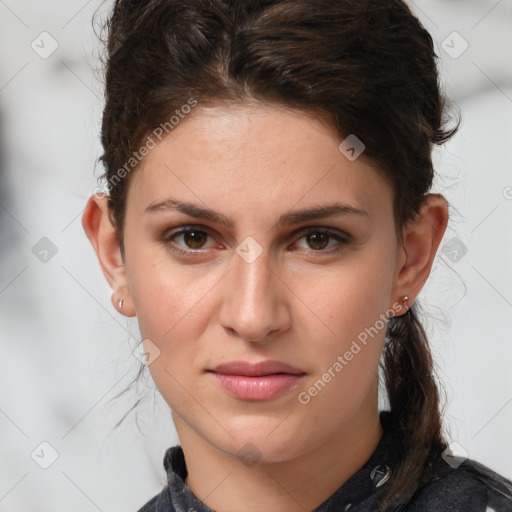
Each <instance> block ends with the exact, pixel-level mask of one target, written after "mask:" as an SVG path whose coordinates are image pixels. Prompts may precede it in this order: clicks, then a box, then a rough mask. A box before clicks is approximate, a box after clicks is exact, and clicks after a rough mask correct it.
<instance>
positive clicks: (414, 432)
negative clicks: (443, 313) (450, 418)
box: [379, 302, 447, 512]
mask: <svg viewBox="0 0 512 512" xmlns="http://www.w3.org/2000/svg"><path fill="white" fill-rule="evenodd" d="M416 311H417V302H416V303H415V304H413V306H412V307H411V308H410V309H409V310H408V311H407V313H405V314H404V315H402V316H398V317H391V318H390V319H389V324H388V335H387V338H386V342H385V345H384V351H383V371H384V381H385V384H386V390H387V395H388V401H389V406H390V408H391V411H393V413H394V414H395V415H396V416H397V418H398V424H399V425H400V428H401V430H402V433H403V435H404V438H405V443H406V445H407V448H408V449H407V451H406V455H405V456H404V458H403V459H402V461H401V462H400V465H399V466H398V467H397V468H396V469H394V470H393V473H392V476H391V478H390V481H389V484H388V486H387V489H386V490H385V491H384V494H383V496H382V499H381V502H380V505H379V512H382V511H384V512H388V511H389V512H391V511H392V510H393V507H396V506H397V505H400V504H402V503H404V502H407V501H408V500H409V499H410V497H411V496H412V495H413V494H414V492H415V491H416V489H417V488H418V487H419V486H420V485H421V484H422V483H423V482H424V481H425V480H427V479H428V478H429V477H430V476H431V466H432V465H433V462H434V460H435V459H436V458H438V457H439V456H440V454H441V453H442V452H443V450H444V449H445V448H446V446H447V444H446V442H445V440H444V438H443V435H442V420H441V414H440V410H439V407H440V401H439V390H438V387H437V384H436V382H435V380H434V365H433V360H432V354H431V351H430V346H429V343H428V340H427V335H426V333H425V330H424V328H423V326H422V324H421V322H420V321H419V319H418V317H417V314H416ZM381 365H382V363H381Z"/></svg>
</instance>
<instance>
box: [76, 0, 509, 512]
mask: <svg viewBox="0 0 512 512" xmlns="http://www.w3.org/2000/svg"><path fill="white" fill-rule="evenodd" d="M107 29H108V45H107V48H108V55H107V67H106V105H105V110H104V116H103V125H102V143H103V147H104V154H103V156H102V161H103V163H104V165H105V169H106V173H105V176H104V178H105V179H106V181H107V186H108V195H101V194H97V195H95V196H93V197H92V198H91V199H90V200H89V202H88V204H87V208H86V210H85V212H84V215H83V226H84V229H85V231H86V233H87V236H88V237H89V239H90V240H91V243H92V244H93V246H94V249H95V250H96V253H97V255H98V259H99V262H100V265H101V267H102V270H103V272H104V274H105V276H106V278H107V280H108V282H109V284H110V286H111V287H112V289H113V290H114V293H113V296H112V300H113V305H114V307H116V308H117V309H118V310H119V311H120V312H121V313H123V314H124V315H126V316H135V315H136V316H137V319H138V323H139V328H140V333H141V339H143V340H144V341H143V351H144V353H145V358H146V362H147V365H148V366H149V370H150V372H151V375H152V377H153V379H154V381H155V384H156V386H157V388H158V389H159V391H160V393H161V394H162V396H163V397H164V399H165V400H166V401H167V403H168V404H169V406H170V408H171V410H172V415H173V420H174V423H175V426H176V430H177V433H178V436H179V439H180V445H178V446H174V447H171V448H170V449H169V450H168V451H167V452H166V454H165V458H164V467H165V469H166V471H167V477H168V485H167V487H166V488H165V489H164V490H163V491H162V492H161V493H160V494H159V495H157V496H155V497H154V498H153V499H151V500H150V501H149V502H148V503H146V505H144V506H143V507H142V508H141V509H140V512H148V511H159V512H164V511H165V512H168V511H175V510H176V511H180V512H185V511H189V512H191V511H194V510H195V511H209V510H216V511H218V512H232V511H239V510H254V511H260V510H265V511H271V512H277V511H285V510H286V511H304V510H316V511H328V510H329V511H330V510H336V511H337V510H349V509H350V510H354V511H355V510H357V511H370V510H400V511H403V510H418V511H436V512H438V511H458V510H460V511H464V512H467V511H481V512H483V511H485V510H500V511H502V510H503V511H505V510H512V482H510V481H508V480H506V479H505V478H504V477H502V476H500V475H498V474H496V473H494V472H492V471H491V470H490V469H488V468H486V467H484V466H482V465H481V464H478V463H477V462H475V461H472V460H470V459H466V460H461V459H459V458H454V457H453V455H452V454H451V451H450V449H449V447H448V445H447V442H446V441H445V439H444V437H443V434H442V418H441V415H440V405H439V392H438V388H437V385H436V382H435V380H434V372H433V362H432V359H431V354H430V350H429V345H428V341H427V340H426V336H425V333H424V330H423V328H422V326H421V324H420V322H419V321H418V317H417V311H416V309H417V303H416V297H417V295H418V294H419V292H420V290H421V289H422V287H423V286H424V284H425V282H426V280H427V278H428V276H429V273H430V270H431V267H432V262H433V260H434V257H435V254H436V251H437V248H438V247H439V244H440V241H441V239H442V237H443V234H444V232H445V229H446V226H447V222H448V205H447V202H446V200H445V199H444V198H443V197H442V196H441V195H439V194H432V193H429V192H430V189H431V185H432V180H433V174H434V173H433V166H432V160H431V151H432V148H433V145H434V144H442V143H443V142H445V141H446V140H448V139H449V138H450V136H451V135H452V134H453V133H455V131H456V128H457V127H456V126H455V127H452V128H449V127H447V126H446V119H445V115H444V100H443V97H442V95H441V93H440V90H439V85H438V74H437V69H436V62H435V58H436V55H435V53H434V49H433V43H432V39H431V37H430V35H429V34H428V33H427V32H426V30H425V29H424V28H423V27H422V26H421V24H420V23H419V21H418V20H417V19H416V18H415V17H414V16H413V15H412V14H411V12H410V10H409V9H408V7H407V6H406V5H405V4H404V3H403V2H402V1H401V0H386V1H383V0H369V1H366V2H353V1H349V0H336V1H334V2H333V1H332V0H329V1H327V0H304V1H300V2H298V1H296V0H269V1H264V0H259V1H257V0H253V1H249V0H248V1H244V2H240V1H239V2H235V1H230V0H209V1H208V2H206V1H201V0H195V1H190V2H186V3H185V2H178V1H171V0H169V1H162V0H154V1H151V2H136V1H129V0H121V1H118V2H117V3H116V6H115V8H114V11H113V13H112V16H111V18H110V19H109V22H108V24H107ZM380 366H381V367H382V369H383V380H384V384H385V391H386V392H387V398H388V402H389V411H381V412H379V408H378V396H379V367H380ZM381 391H384V389H381Z"/></svg>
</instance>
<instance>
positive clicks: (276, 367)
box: [210, 360, 305, 377]
mask: <svg viewBox="0 0 512 512" xmlns="http://www.w3.org/2000/svg"><path fill="white" fill-rule="evenodd" d="M210 371H213V372H215V373H222V374H224V375H245V376H247V377H259V376H262V375H273V374H276V373H289V374H294V375H302V374H304V373H305V372H303V371H302V370H300V369H299V368H296V367H294V366H291V365H289V364H286V363H283V362H281V361H274V360H267V361H261V362H259V363H255V364H251V363H248V362H246V361H231V362H229V363H223V364H219V365H218V366H216V367H215V368H213V369H211V370H210Z"/></svg>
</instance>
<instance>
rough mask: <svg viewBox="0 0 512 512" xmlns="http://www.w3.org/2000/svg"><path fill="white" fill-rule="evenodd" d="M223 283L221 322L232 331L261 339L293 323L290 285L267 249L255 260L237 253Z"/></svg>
mask: <svg viewBox="0 0 512 512" xmlns="http://www.w3.org/2000/svg"><path fill="white" fill-rule="evenodd" d="M223 284H224V290H223V292H224V293H223V302H222V305H221V308H220V313H219V322H220V324H221V325H222V326H223V327H224V329H226V330H227V331H228V333H229V334H230V335H232V336H237V337H239V338H242V339H244V340H246V341H250V342H260V343H261V342H265V341H268V340H269V338H270V337H271V336H274V337H275V335H276V334H278V333H282V332H284V331H286V330H287V329H288V328H289V327H290V325H291V314H290V309H289V298H288V288H287V287H286V286H285V284H284V283H283V282H282V281H281V280H280V278H279V276H278V275H277V274H276V273H275V272H274V271H273V270H272V268H271V267H270V265H269V259H268V257H267V255H266V253H265V252H263V253H262V254H261V255H260V256H259V257H258V258H257V259H256V260H255V261H252V262H251V263H248V262H247V261H245V260H244V259H243V258H242V257H240V256H239V255H238V254H235V255H234V257H233V264H232V268H231V270H230V271H229V272H228V274H227V275H226V278H225V279H224V280H223Z"/></svg>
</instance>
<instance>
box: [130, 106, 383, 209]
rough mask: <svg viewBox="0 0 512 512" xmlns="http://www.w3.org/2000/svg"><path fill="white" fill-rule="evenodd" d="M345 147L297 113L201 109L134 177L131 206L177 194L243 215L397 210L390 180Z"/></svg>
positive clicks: (316, 122) (140, 206) (318, 123)
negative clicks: (342, 207)
mask: <svg viewBox="0 0 512 512" xmlns="http://www.w3.org/2000/svg"><path fill="white" fill-rule="evenodd" d="M341 141H342V139H341V138H340V137H339V135H338V134H337V133H335V131H334V130H333V129H332V128H331V127H329V126H328V125H327V124H326V123H325V122H324V121H322V120H321V119H319V118H316V117H314V116H313V115H311V114H306V113H304V112H300V111H296V110H291V109H286V108H277V107H274V106H271V105H252V106H248V105H247V106H236V107H227V106H221V105H212V106H208V107H201V106H198V107H196V109H195V110H194V112H193V113H192V114H190V115H189V116H188V117H185V118H184V119H182V120H181V121H180V123H179V124H178V125H177V126H176V127H174V129H173V130H172V131H171V132H170V133H169V134H168V135H166V136H165V137H164V138H163V139H162V141H160V142H158V143H157V144H156V147H155V148H154V149H152V150H151V151H150V152H149V154H148V155H147V156H146V157H145V158H144V159H143V161H142V162H141V165H140V167H139V168H138V169H137V170H136V171H135V172H134V174H133V176H131V182H130V186H129V190H128V208H135V209H136V210H137V211H138V212H142V211H143V210H144V209H145V208H147V206H148V205H149V204H151V203H154V202H157V201H162V200H165V198H166V196H172V197H180V198H182V199H183V200H187V201H192V202H195V203H197V202H203V203H204V204H207V205H208V206H209V207H212V208H215V209H216V210H220V211H224V212H226V213H228V212H229V213H236V214H238V215H240V214H242V212H241V209H242V210H247V211H250V210H252V213H255V212H258V215H260V216H262V215H263V214H264V213H265V211H268V212H269V213H270V212H272V214H276V213H278V212H279V213H281V212H282V211H284V210H289V209H291V208H293V207H294V205H297V206H301V207H305V206H307V205H311V204H315V205H318V204H319V203H320V202H322V201H323V202H334V201H339V202H344V203H347V204H352V205H353V206H354V207H361V208H365V209H368V210H371V211H373V212H374V213H375V214H382V213H383V211H384V210H389V209H390V205H391V200H392V190H391V186H390V183H389V181H388V180H387V179H386V178H385V177H383V175H382V172H380V171H379V170H378V169H376V168H375V167H374V166H372V165H371V163H370V162H369V161H368V160H366V159H365V158H363V157H359V158H357V159H356V160H353V161H351V160H349V159H348V158H347V157H346V156H345V155H344V154H343V153H342V152H341V151H340V150H339V148H338V146H339V144H340V142H341ZM255 208H256V210H255Z"/></svg>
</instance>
